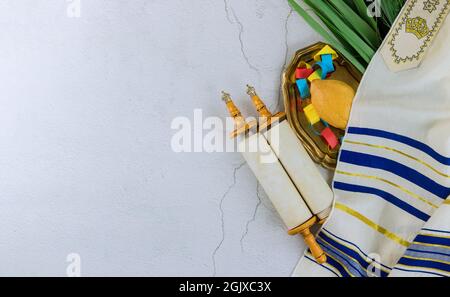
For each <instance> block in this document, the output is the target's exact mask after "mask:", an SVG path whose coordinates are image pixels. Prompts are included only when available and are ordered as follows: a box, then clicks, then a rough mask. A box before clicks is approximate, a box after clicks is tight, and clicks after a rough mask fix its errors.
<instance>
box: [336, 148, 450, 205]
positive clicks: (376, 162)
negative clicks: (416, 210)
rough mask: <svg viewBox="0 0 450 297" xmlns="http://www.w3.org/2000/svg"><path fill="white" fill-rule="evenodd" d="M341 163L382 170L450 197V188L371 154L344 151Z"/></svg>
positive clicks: (439, 195)
mask: <svg viewBox="0 0 450 297" xmlns="http://www.w3.org/2000/svg"><path fill="white" fill-rule="evenodd" d="M339 161H340V162H344V163H349V164H353V165H358V166H365V167H369V168H375V169H381V170H385V171H388V172H391V173H393V174H395V175H397V176H400V177H402V178H404V179H406V180H408V181H410V182H412V183H414V184H416V185H417V186H419V187H421V188H423V189H425V190H427V191H429V192H430V193H433V194H434V195H436V196H438V197H440V198H442V199H446V198H447V197H448V196H449V195H450V188H447V187H444V186H442V185H440V184H438V183H437V182H435V181H434V180H432V179H431V178H429V177H426V176H425V175H423V174H421V173H419V172H418V171H416V170H414V169H412V168H410V167H408V166H405V165H403V164H401V163H398V162H396V161H393V160H390V159H386V158H383V157H378V156H374V155H369V154H363V153H358V152H352V151H347V150H342V151H341V153H340V158H339Z"/></svg>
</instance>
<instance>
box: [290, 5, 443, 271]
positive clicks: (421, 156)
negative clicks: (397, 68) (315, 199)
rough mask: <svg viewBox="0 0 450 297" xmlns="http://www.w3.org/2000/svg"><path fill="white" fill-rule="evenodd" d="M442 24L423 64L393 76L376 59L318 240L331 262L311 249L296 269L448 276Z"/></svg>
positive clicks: (366, 78)
mask: <svg viewBox="0 0 450 297" xmlns="http://www.w3.org/2000/svg"><path fill="white" fill-rule="evenodd" d="M415 2H417V1H415ZM434 2H436V1H434ZM434 2H433V3H434ZM419 4H420V5H421V8H422V7H423V1H419ZM440 4H441V5H445V6H447V5H450V1H441V2H440ZM424 9H425V8H424ZM399 19H400V18H399ZM441 21H442V26H441V29H440V31H439V33H438V34H437V35H436V36H435V39H434V41H433V42H432V43H429V44H428V45H427V47H428V48H426V51H427V53H426V56H425V58H423V61H422V63H421V65H420V67H418V68H413V69H409V70H405V71H402V72H397V73H394V72H392V71H391V70H390V68H388V66H387V64H386V63H385V61H384V60H383V57H382V55H381V51H379V52H378V53H377V54H376V55H375V56H374V58H373V60H372V62H371V64H370V65H369V68H368V69H367V72H366V73H365V76H364V79H363V81H362V83H361V85H360V87H359V90H358V93H357V95H356V98H355V102H354V105H353V109H352V114H351V119H350V122H349V126H348V129H347V133H346V136H345V138H344V140H343V146H342V149H341V152H340V156H339V162H338V166H337V169H336V173H335V177H334V181H333V191H334V193H335V208H334V210H333V213H332V216H331V218H330V219H329V220H328V222H327V223H326V224H325V226H324V227H323V228H322V230H321V231H320V233H319V234H318V237H317V240H318V242H319V244H320V245H321V246H322V248H323V249H324V251H325V252H326V254H327V263H325V264H323V265H319V264H317V263H316V261H315V260H314V258H313V257H312V256H311V254H310V253H309V252H306V254H305V255H304V257H303V258H302V259H301V260H300V262H299V264H298V266H297V267H296V269H295V271H294V274H293V275H294V276H344V277H345V276H357V277H360V276H373V275H375V276H416V275H424V276H425V275H426V276H450V205H449V204H448V202H446V199H447V198H448V197H449V195H450V20H449V19H447V20H446V21H445V18H444V17H443V18H442V20H441ZM429 26H430V27H431V24H429ZM409 34H410V35H411V36H413V37H414V35H413V34H412V33H409ZM417 38H418V37H417ZM384 46H386V44H385V45H384ZM447 201H448V200H447Z"/></svg>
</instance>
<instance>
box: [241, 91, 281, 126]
mask: <svg viewBox="0 0 450 297" xmlns="http://www.w3.org/2000/svg"><path fill="white" fill-rule="evenodd" d="M247 94H248V95H249V96H250V98H251V99H252V103H253V106H254V107H255V109H256V111H257V112H258V114H259V116H260V121H259V124H260V126H259V129H260V130H264V129H266V128H267V127H269V126H270V125H271V124H273V123H275V122H278V121H282V120H283V119H284V118H285V113H284V112H278V113H276V114H275V115H273V114H272V113H271V112H270V111H269V109H268V108H267V107H266V104H265V103H264V101H262V100H261V98H260V97H259V96H258V94H257V93H256V90H255V88H254V87H252V86H250V85H247Z"/></svg>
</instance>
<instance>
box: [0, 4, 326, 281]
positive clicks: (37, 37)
mask: <svg viewBox="0 0 450 297" xmlns="http://www.w3.org/2000/svg"><path fill="white" fill-rule="evenodd" d="M68 4H69V3H68V2H66V1H65V0H3V1H1V2H0V26H1V34H0V82H1V83H0V90H1V96H0V275H62V276H63V275H65V273H66V267H67V265H68V263H67V262H66V256H67V255H68V254H69V253H73V252H75V253H78V254H80V256H81V260H82V275H84V276H91V275H163V276H165V275H174V276H188V275H195V276H211V275H218V276H224V275H225V276H227V275H228V276H229V275H247V276H287V275H289V274H290V273H291V271H292V269H293V268H294V266H295V264H296V261H297V260H298V257H299V256H300V254H301V252H302V250H303V245H302V243H301V239H300V238H299V237H289V236H288V235H287V234H286V232H285V230H284V227H283V226H282V223H281V221H280V219H279V218H278V216H277V215H276V213H275V212H274V210H273V208H272V206H271V204H270V201H268V199H267V198H266V197H265V195H264V193H263V191H262V190H261V189H258V188H257V184H256V180H255V178H254V177H253V175H252V173H251V172H250V170H249V168H248V167H247V166H246V165H244V164H243V163H242V162H243V159H242V158H241V156H240V155H239V154H238V153H213V154H206V153H181V154H176V153H173V152H172V151H171V148H170V140H171V137H172V135H173V133H174V131H173V130H171V129H170V124H171V121H172V119H173V118H175V117H177V116H186V117H189V118H192V117H193V110H194V109H195V108H202V109H203V115H204V116H220V117H224V116H226V111H225V108H224V105H223V103H222V102H221V101H220V96H219V92H220V90H222V89H226V90H228V91H230V92H231V93H232V94H233V95H234V97H235V101H236V103H238V105H239V106H241V107H242V111H243V112H244V113H245V114H246V115H255V114H254V111H253V109H252V108H251V106H250V102H249V100H248V98H247V95H246V94H245V88H244V86H245V84H246V83H248V82H250V83H252V84H254V85H255V86H256V87H257V90H258V91H259V93H260V95H261V96H262V97H263V98H265V99H266V100H267V103H269V105H270V106H271V108H272V110H275V109H276V108H275V107H276V105H277V102H278V100H279V85H280V82H279V78H280V73H281V69H282V67H283V65H285V64H286V62H287V61H289V59H290V58H291V56H292V54H293V53H294V52H295V50H297V49H299V48H303V47H305V46H307V45H309V44H311V43H313V42H315V41H317V40H318V39H319V38H318V36H317V35H316V34H315V33H314V32H313V31H312V30H311V29H310V28H309V27H308V26H307V25H306V24H305V23H304V22H303V21H302V20H301V19H300V17H299V16H298V15H296V14H295V13H292V14H291V12H290V8H289V6H288V5H287V1H284V0H246V1H242V0H234V1H232V0H228V1H222V0H170V1H167V0H147V1H144V0H81V4H82V7H81V17H80V18H69V17H68V15H67V11H66V10H67V7H68Z"/></svg>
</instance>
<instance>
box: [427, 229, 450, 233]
mask: <svg viewBox="0 0 450 297" xmlns="http://www.w3.org/2000/svg"><path fill="white" fill-rule="evenodd" d="M422 230H425V231H431V232H437V233H444V234H450V232H449V231H443V230H435V229H429V228H422Z"/></svg>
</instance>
